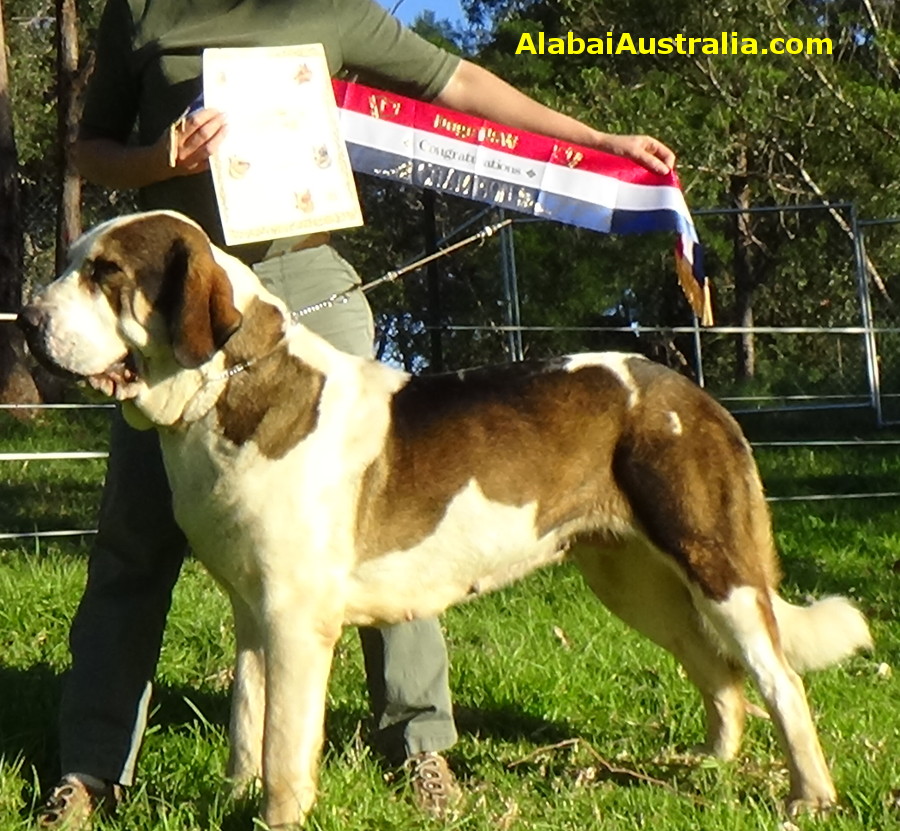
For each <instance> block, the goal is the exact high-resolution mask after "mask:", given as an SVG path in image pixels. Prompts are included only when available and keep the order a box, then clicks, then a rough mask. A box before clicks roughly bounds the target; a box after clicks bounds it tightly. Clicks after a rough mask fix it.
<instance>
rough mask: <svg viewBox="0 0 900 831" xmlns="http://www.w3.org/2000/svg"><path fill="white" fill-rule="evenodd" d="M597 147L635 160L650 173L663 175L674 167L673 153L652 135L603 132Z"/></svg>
mask: <svg viewBox="0 0 900 831" xmlns="http://www.w3.org/2000/svg"><path fill="white" fill-rule="evenodd" d="M598 148H599V149H600V150H603V151H605V152H607V153H612V154H613V155H614V156H623V157H624V158H626V159H631V160H632V161H634V162H637V163H638V164H639V165H641V166H642V167H646V168H647V170H649V171H651V172H652V173H659V174H660V175H661V176H665V175H666V174H667V173H669V172H671V170H672V169H673V168H674V167H675V153H673V152H672V150H670V149H669V148H668V147H666V145H665V144H663V143H662V142H661V141H659V140H658V139H655V138H653V137H652V136H621V135H615V134H610V133H604V134H603V135H602V139H601V140H600V141H599V142H598Z"/></svg>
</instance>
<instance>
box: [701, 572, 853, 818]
mask: <svg viewBox="0 0 900 831" xmlns="http://www.w3.org/2000/svg"><path fill="white" fill-rule="evenodd" d="M698 607H699V608H701V609H702V610H703V611H704V613H705V615H706V617H707V619H708V620H709V621H710V623H711V625H712V626H714V627H715V629H716V630H717V631H718V633H719V635H720V636H721V637H722V639H723V640H724V642H725V643H726V644H727V645H728V646H729V647H730V648H731V650H732V651H733V652H734V654H735V655H738V656H740V658H741V660H742V662H743V663H744V665H745V667H746V668H747V671H748V673H749V674H750V676H751V678H752V679H753V681H754V683H755V684H756V686H757V688H758V689H759V692H760V695H761V696H762V698H763V700H764V701H765V703H766V708H767V709H768V711H769V714H770V715H771V717H772V721H773V722H774V724H775V727H776V729H777V731H778V735H779V738H780V740H781V743H782V745H783V747H784V750H785V753H786V755H787V759H788V765H789V768H790V779H791V790H790V794H789V796H788V810H789V812H790V813H791V814H795V813H798V812H801V811H805V810H812V811H815V812H824V811H827V810H828V809H829V808H831V807H832V806H833V805H834V804H835V802H836V800H837V795H836V793H835V789H834V785H833V783H832V781H831V774H830V773H829V771H828V765H827V763H826V761H825V756H824V754H823V753H822V748H821V746H820V744H819V739H818V736H817V734H816V728H815V725H814V723H813V719H812V715H811V714H810V711H809V705H808V703H807V700H806V693H805V691H804V689H803V682H802V681H801V680H800V676H799V675H797V673H796V672H794V670H793V669H792V668H791V666H790V664H789V663H788V661H787V659H786V658H785V655H784V652H783V650H782V648H781V644H780V642H779V635H778V627H777V624H776V622H775V614H774V612H773V610H772V605H771V600H770V595H769V592H768V590H767V589H758V588H756V587H753V586H740V587H737V588H735V589H733V590H732V591H731V592H730V593H729V594H728V596H727V597H726V599H725V600H712V599H709V598H706V597H703V598H700V599H698Z"/></svg>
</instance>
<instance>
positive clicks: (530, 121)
mask: <svg viewBox="0 0 900 831" xmlns="http://www.w3.org/2000/svg"><path fill="white" fill-rule="evenodd" d="M435 103H437V104H439V105H441V106H444V107H448V108H450V109H454V110H459V111H461V112H464V113H468V114H470V115H476V116H479V117H481V118H487V119H490V120H491V121H497V122H500V123H501V124H508V125H509V126H510V127H518V128H520V129H522V130H528V131H530V132H534V133H541V134H542V135H545V136H551V137H553V138H558V139H562V140H563V141H570V142H572V143H573V144H581V145H584V146H585V147H594V148H596V149H597V150H604V151H606V152H607V153H613V154H615V155H617V156H624V157H626V158H629V159H632V160H633V161H635V162H637V163H638V164H641V165H643V166H644V167H646V168H647V169H648V170H651V171H653V172H654V173H660V174H665V173H668V172H669V171H670V170H671V169H672V167H673V166H674V165H675V154H674V153H673V152H672V150H670V149H669V148H668V147H666V145H665V144H663V143H662V142H661V141H659V140H657V139H655V138H653V137H652V136H643V135H617V134H613V133H602V132H600V131H599V130H595V129H593V128H592V127H589V126H588V125H587V124H584V123H582V122H581V121H578V120H577V119H575V118H571V117H570V116H567V115H563V113H560V112H557V111H556V110H553V109H551V108H550V107H546V106H544V105H543V104H540V103H538V102H537V101H535V100H534V99H533V98H529V97H528V96H527V95H525V94H524V93H522V92H519V90H517V89H516V88H515V87H513V86H512V85H510V84H508V83H507V82H506V81H504V80H502V79H501V78H498V77H497V76H496V75H494V74H493V73H492V72H490V71H489V70H487V69H484V68H483V67H480V66H478V65H477V64H473V63H470V62H469V61H465V60H463V61H460V63H459V65H458V66H457V68H456V71H455V72H454V73H453V75H452V76H451V77H450V80H449V81H448V82H447V84H446V86H445V87H444V89H443V90H441V92H440V93H439V94H438V96H437V98H436V99H435Z"/></svg>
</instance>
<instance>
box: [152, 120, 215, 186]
mask: <svg viewBox="0 0 900 831" xmlns="http://www.w3.org/2000/svg"><path fill="white" fill-rule="evenodd" d="M225 131H226V124H225V115H224V114H223V113H221V112H219V111H218V110H214V109H210V108H205V109H202V110H197V111H196V112H193V113H190V114H189V115H186V116H185V117H184V118H182V119H179V120H178V121H176V122H175V123H174V124H173V125H172V126H171V127H170V128H169V129H168V130H167V131H166V132H165V133H164V134H163V135H162V136H160V139H159V142H160V144H161V145H162V146H161V148H160V149H161V150H162V151H163V152H164V153H165V154H166V158H167V159H168V165H169V167H170V168H171V170H172V175H173V176H192V175H193V174H195V173H200V172H202V171H204V170H208V169H209V157H210V156H212V154H213V153H215V152H216V150H217V149H218V147H219V145H220V144H221V143H222V139H223V138H225Z"/></svg>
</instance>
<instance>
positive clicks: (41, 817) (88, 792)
mask: <svg viewBox="0 0 900 831" xmlns="http://www.w3.org/2000/svg"><path fill="white" fill-rule="evenodd" d="M121 797H122V788H121V787H120V786H119V785H114V784H112V783H111V782H106V781H104V780H103V779H97V778H95V777H93V776H85V775H84V774H79V773H67V774H66V775H65V776H63V778H62V779H60V780H59V782H57V783H56V785H55V786H54V788H53V790H52V791H50V794H49V795H48V796H47V799H46V800H45V802H44V804H43V805H42V806H41V807H40V809H39V810H38V812H37V828H42V829H52V831H86V829H89V828H90V827H91V818H92V817H93V816H94V815H96V814H98V813H100V812H102V813H104V814H112V813H114V812H115V810H116V805H117V804H118V802H119V800H120V799H121Z"/></svg>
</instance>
